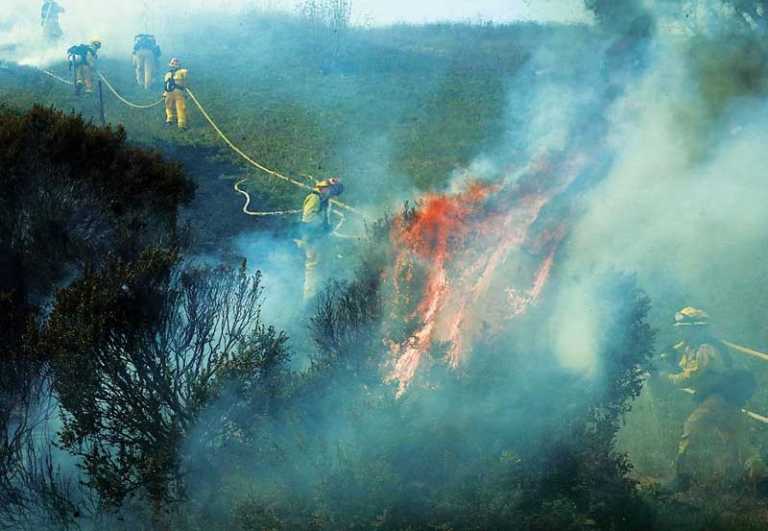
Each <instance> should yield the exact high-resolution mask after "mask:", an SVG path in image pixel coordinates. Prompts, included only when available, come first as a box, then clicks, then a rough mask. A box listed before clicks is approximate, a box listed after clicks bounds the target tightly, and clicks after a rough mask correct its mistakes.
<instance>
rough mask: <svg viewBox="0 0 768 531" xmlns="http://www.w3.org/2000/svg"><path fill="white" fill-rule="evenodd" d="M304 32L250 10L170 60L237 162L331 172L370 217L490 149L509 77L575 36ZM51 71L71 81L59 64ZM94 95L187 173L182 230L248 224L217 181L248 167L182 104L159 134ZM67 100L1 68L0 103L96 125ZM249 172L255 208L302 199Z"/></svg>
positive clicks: (109, 63) (119, 73)
mask: <svg viewBox="0 0 768 531" xmlns="http://www.w3.org/2000/svg"><path fill="white" fill-rule="evenodd" d="M302 24H303V22H301V21H298V20H294V19H291V18H287V17H286V18H281V17H275V18H267V19H264V18H263V17H259V16H255V15H254V16H253V17H249V16H246V17H244V18H243V19H242V20H240V21H234V20H233V21H227V20H224V21H223V22H222V23H221V24H217V25H216V27H211V28H204V29H203V30H200V29H197V30H196V31H195V33H196V34H197V33H199V32H201V31H204V32H205V34H206V39H205V46H201V43H199V42H198V41H196V40H195V39H194V38H191V39H188V40H187V41H186V45H185V46H184V47H181V49H176V50H174V51H173V53H174V54H176V55H179V56H180V57H182V58H183V60H184V62H185V64H186V65H187V66H188V67H189V68H190V73H191V74H190V75H191V87H192V88H193V90H194V91H195V93H196V94H197V96H198V97H199V98H200V100H201V102H202V103H203V105H205V106H206V108H207V109H208V111H209V112H210V114H211V115H212V116H213V117H214V119H215V120H216V121H217V122H218V123H219V124H220V125H221V127H222V129H223V130H224V131H225V132H226V133H227V134H228V135H230V136H231V137H232V139H233V140H234V141H235V143H237V144H238V145H240V146H241V147H242V148H243V149H244V150H245V151H246V152H247V153H249V154H252V155H253V156H254V158H256V159H257V160H259V161H260V162H262V163H263V164H265V165H266V166H268V167H271V168H275V169H278V170H279V171H281V172H283V173H286V174H288V175H292V176H294V177H297V178H299V179H301V178H302V176H304V175H312V176H317V177H327V176H330V175H341V176H343V177H344V178H345V179H346V181H347V183H348V186H347V194H346V196H347V200H348V201H349V202H350V203H352V204H356V205H359V206H372V207H373V208H374V209H375V210H376V211H377V212H382V211H383V208H382V205H386V206H390V205H392V204H393V201H399V200H400V199H401V198H402V197H403V192H404V191H408V190H412V189H413V187H414V186H416V187H417V188H418V189H421V190H433V189H440V188H441V187H443V186H444V185H445V184H446V183H447V182H448V181H449V179H450V177H451V175H452V172H453V171H454V170H456V169H459V168H463V167H465V166H466V165H467V164H468V163H469V162H470V161H472V159H473V158H474V157H476V156H478V155H480V154H481V153H483V152H484V151H485V150H491V149H493V148H494V147H495V146H497V145H498V144H500V143H501V142H502V141H503V140H504V138H503V137H504V134H505V132H506V131H505V127H506V124H505V108H506V106H507V101H506V82H507V80H508V79H509V76H510V75H512V74H514V73H515V72H516V71H517V70H518V69H519V68H520V66H521V65H522V64H524V62H525V61H526V59H527V57H528V55H529V53H530V51H531V50H532V49H533V48H535V46H536V44H535V43H536V40H537V39H540V38H541V37H542V35H543V33H544V32H545V31H548V32H550V31H555V32H556V31H561V32H562V33H563V34H564V35H565V34H574V30H573V29H568V28H562V29H559V30H558V29H555V30H544V29H542V28H540V27H538V26H535V25H521V26H504V27H494V26H477V27H474V26H464V25H439V26H434V27H428V28H410V27H395V28H391V29H386V30H385V29H372V30H365V29H351V30H349V32H347V33H346V34H345V36H344V42H343V46H342V47H341V51H340V52H338V53H330V52H329V51H328V49H329V46H331V41H329V40H328V39H327V37H326V36H325V35H324V34H317V33H316V32H309V31H306V28H305V27H304V26H303V25H302ZM222 27H225V28H228V29H227V30H222V29H221V28H222ZM229 28H236V29H235V30H234V31H229ZM108 48H109V43H107V44H106V45H105V49H108ZM164 48H166V49H168V46H164ZM168 53H171V50H170V49H168ZM583 53H588V50H587V49H586V48H584V51H583ZM51 68H52V70H53V71H54V72H56V73H58V74H60V75H62V76H64V77H68V75H67V73H66V65H64V64H62V63H60V64H56V65H53V66H52V67H51ZM101 69H102V71H103V72H104V73H105V74H106V75H107V76H108V77H109V78H110V80H111V81H112V83H113V84H114V85H115V87H117V88H118V90H120V91H121V92H122V93H123V95H124V96H125V97H127V98H128V99H130V100H132V101H136V102H142V103H144V102H149V101H152V100H153V99H154V98H156V97H157V95H158V93H159V89H158V91H157V92H150V93H146V92H145V91H143V90H141V89H139V88H138V87H136V86H135V81H134V80H133V73H132V70H131V68H130V64H129V61H128V58H126V59H125V60H118V59H114V58H111V59H104V60H103V61H102V63H101ZM104 90H105V101H106V115H107V120H108V121H109V122H111V123H115V124H122V126H123V127H125V130H126V131H127V135H128V138H129V139H130V140H131V141H132V142H135V143H137V144H140V145H144V146H149V147H152V148H157V149H160V150H161V151H163V152H164V153H166V154H168V155H169V156H171V157H173V158H175V159H178V160H182V161H183V163H184V164H185V168H186V170H187V172H188V174H189V175H190V176H191V177H192V178H193V179H194V180H195V182H196V183H197V185H198V195H197V198H196V201H195V203H194V204H193V210H194V211H195V215H194V216H193V219H192V222H193V224H194V226H195V229H196V232H199V233H202V235H201V238H202V239H203V240H207V239H216V238H217V237H218V238H220V237H221V236H222V235H223V234H230V233H232V232H235V231H237V230H239V229H240V228H242V227H243V226H246V225H248V224H252V223H253V220H250V219H243V217H242V216H238V215H236V212H237V210H238V208H239V206H241V204H242V203H241V196H239V195H237V194H234V193H231V192H230V190H231V184H232V183H231V182H230V181H226V180H225V181H220V180H218V178H219V177H220V176H222V175H224V176H237V175H242V174H246V173H249V172H251V170H252V169H249V167H248V166H247V165H246V164H244V163H243V162H242V161H241V160H240V159H238V158H237V156H236V155H234V154H233V153H231V152H230V151H229V150H228V148H227V147H226V146H224V145H223V144H222V143H221V142H220V141H219V140H218V138H217V137H216V136H215V133H214V132H213V131H212V130H211V129H210V128H209V127H208V125H207V124H206V123H205V121H204V119H203V117H202V116H201V115H200V114H199V113H198V112H197V111H196V110H195V109H194V108H193V107H194V106H193V105H192V103H191V102H189V104H188V106H189V107H190V115H191V118H190V121H191V128H190V130H189V131H188V132H186V133H180V132H178V131H175V130H166V129H164V128H163V127H162V125H163V115H162V110H161V108H159V107H158V108H154V109H152V110H147V111H137V110H133V109H130V108H128V107H126V106H124V105H123V104H121V103H119V102H118V101H117V100H116V99H115V98H113V97H112V95H111V94H110V93H109V92H108V91H107V89H106V87H105V89H104ZM70 91H71V89H70V88H68V87H66V86H65V85H63V84H60V83H58V82H57V81H54V80H52V79H49V78H47V77H45V76H42V75H40V74H39V73H37V72H35V71H34V70H31V69H24V68H12V69H11V70H7V71H5V70H4V71H2V72H1V73H0V100H2V101H4V102H6V103H7V104H9V105H13V106H14V107H18V108H25V107H28V106H29V105H31V104H32V103H33V102H38V103H42V104H46V105H47V104H50V105H55V106H56V107H57V108H60V109H65V110H70V109H71V110H73V111H75V112H78V113H83V115H84V116H85V117H86V118H90V119H96V117H97V113H96V108H95V107H96V106H95V101H94V99H93V98H83V99H76V98H75V97H74V96H73V95H72V94H71V92H70ZM251 173H253V175H254V177H255V179H254V181H253V182H252V183H251V184H250V185H249V189H250V190H251V191H253V192H254V194H255V198H256V203H257V204H256V208H257V209H259V208H261V209H264V210H269V209H282V208H295V206H296V205H297V204H298V203H299V202H300V201H301V198H302V192H301V190H297V189H294V188H293V187H291V186H290V185H286V184H285V183H282V182H280V181H275V180H274V179H268V178H265V176H264V175H262V174H259V173H258V172H255V173H254V172H251ZM228 188H229V189H230V190H228ZM222 213H224V215H223V216H222ZM222 218H223V219H225V220H226V223H223V222H222ZM265 223H270V221H266V222H265Z"/></svg>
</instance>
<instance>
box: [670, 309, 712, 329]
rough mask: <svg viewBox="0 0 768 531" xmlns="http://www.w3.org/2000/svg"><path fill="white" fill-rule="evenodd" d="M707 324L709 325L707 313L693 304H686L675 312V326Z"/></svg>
mask: <svg viewBox="0 0 768 531" xmlns="http://www.w3.org/2000/svg"><path fill="white" fill-rule="evenodd" d="M707 325H709V314H708V313H707V312H705V311H704V310H700V309H698V308H694V307H693V306H686V307H685V308H683V309H682V310H680V311H679V312H677V313H676V314H675V326H707Z"/></svg>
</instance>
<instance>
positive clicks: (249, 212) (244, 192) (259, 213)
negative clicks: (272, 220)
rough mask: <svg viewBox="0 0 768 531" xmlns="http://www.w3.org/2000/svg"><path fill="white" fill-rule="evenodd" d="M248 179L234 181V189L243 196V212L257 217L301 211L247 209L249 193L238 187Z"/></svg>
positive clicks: (249, 199) (249, 200)
mask: <svg viewBox="0 0 768 531" xmlns="http://www.w3.org/2000/svg"><path fill="white" fill-rule="evenodd" d="M247 180H248V179H247V178H246V179H240V180H239V181H237V182H236V183H235V191H236V192H238V193H240V194H243V195H244V196H245V205H243V214H246V215H248V216H257V217H268V216H288V215H291V214H298V213H300V212H301V209H299V210H275V211H272V212H255V211H252V210H248V206H249V205H250V204H251V195H250V194H249V193H248V192H246V191H245V190H243V189H242V188H240V185H241V184H243V183H244V182H245V181H247Z"/></svg>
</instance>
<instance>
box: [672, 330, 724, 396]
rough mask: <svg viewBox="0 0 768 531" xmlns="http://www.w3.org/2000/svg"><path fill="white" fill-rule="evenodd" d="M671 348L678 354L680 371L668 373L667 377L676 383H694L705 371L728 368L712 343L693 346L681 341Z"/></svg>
mask: <svg viewBox="0 0 768 531" xmlns="http://www.w3.org/2000/svg"><path fill="white" fill-rule="evenodd" d="M673 348H674V350H675V352H677V354H678V355H679V356H680V362H679V363H678V365H679V367H680V372H678V373H675V374H672V375H670V377H669V379H670V380H671V381H672V383H674V384H676V385H680V386H689V385H695V384H696V381H697V380H699V379H700V378H701V376H702V375H704V374H705V373H707V372H713V371H723V370H725V369H727V368H728V364H727V363H726V361H725V358H724V356H723V353H722V352H720V350H719V349H718V348H717V347H715V346H714V345H712V344H709V343H703V344H701V345H698V346H694V345H690V344H688V343H686V342H685V341H681V342H680V343H678V344H677V345H675V346H674V347H673Z"/></svg>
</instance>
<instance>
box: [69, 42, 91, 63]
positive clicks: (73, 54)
mask: <svg viewBox="0 0 768 531" xmlns="http://www.w3.org/2000/svg"><path fill="white" fill-rule="evenodd" d="M89 52H90V53H93V55H94V56H95V55H96V52H95V51H94V50H93V49H92V48H91V47H90V46H88V45H87V44H77V45H75V46H72V47H71V48H69V49H68V50H67V60H68V61H69V67H70V68H72V65H79V64H83V63H86V62H87V61H88V53H89Z"/></svg>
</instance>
